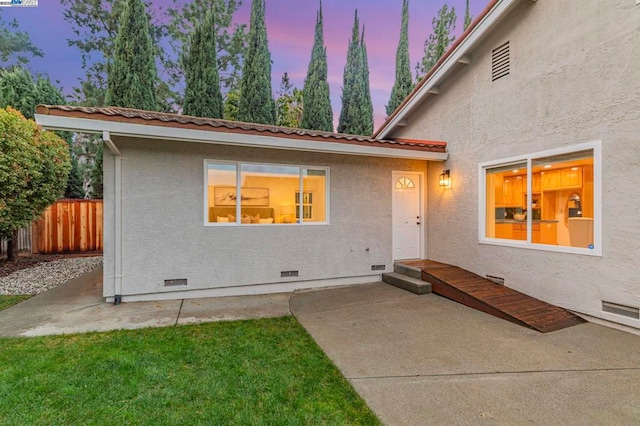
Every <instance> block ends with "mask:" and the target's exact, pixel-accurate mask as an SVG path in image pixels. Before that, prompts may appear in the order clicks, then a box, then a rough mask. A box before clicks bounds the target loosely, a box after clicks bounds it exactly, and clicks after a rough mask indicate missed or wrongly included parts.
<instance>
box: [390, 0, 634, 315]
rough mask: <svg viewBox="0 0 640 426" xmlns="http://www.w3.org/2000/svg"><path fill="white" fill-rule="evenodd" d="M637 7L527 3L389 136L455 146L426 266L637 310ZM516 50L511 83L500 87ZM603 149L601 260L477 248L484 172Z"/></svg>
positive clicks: (567, 301)
mask: <svg viewBox="0 0 640 426" xmlns="http://www.w3.org/2000/svg"><path fill="white" fill-rule="evenodd" d="M639 23H640V6H638V5H636V1H635V0H608V1H602V0H581V1H549V0H544V1H538V2H530V1H523V2H521V3H520V5H519V6H517V7H516V9H514V11H513V12H511V14H510V15H509V16H508V18H507V19H506V20H505V21H503V22H502V23H501V24H500V25H499V26H498V27H497V28H496V29H495V30H494V31H493V32H491V33H490V34H489V35H488V36H487V38H486V39H485V40H484V41H483V42H482V43H481V44H480V45H478V46H477V47H476V48H474V50H473V51H472V52H471V53H470V55H469V56H470V57H471V60H472V63H471V64H470V65H459V66H458V68H457V69H456V71H455V72H454V74H453V75H451V76H450V77H449V78H448V79H447V80H446V81H445V83H443V84H441V85H440V91H441V94H440V95H438V96H431V97H429V98H428V99H427V101H426V102H424V103H423V104H422V106H421V107H420V108H419V109H418V110H416V111H415V112H414V113H413V114H412V115H411V116H410V117H408V118H407V122H408V126H407V127H405V128H398V129H397V130H396V131H395V132H394V133H393V134H392V136H395V137H408V138H426V139H435V140H445V141H447V142H448V143H449V145H448V151H449V153H450V159H449V160H448V161H447V162H446V166H445V168H448V169H451V175H452V187H451V188H450V189H444V190H443V189H441V188H439V187H438V184H437V175H438V173H440V170H439V169H438V168H436V167H430V168H429V174H428V182H430V185H429V187H428V190H427V194H428V205H429V210H428V228H427V243H428V246H429V248H430V250H429V255H430V256H429V257H430V258H432V259H434V260H439V261H444V262H448V263H452V264H455V265H459V266H461V267H463V268H466V269H469V270H471V271H473V272H476V273H478V274H481V275H484V274H490V275H494V276H499V277H504V278H505V284H506V285H507V286H509V287H512V288H515V289H517V290H520V291H522V292H524V293H527V294H530V295H532V296H535V297H538V298H540V299H543V300H545V301H548V302H551V303H554V304H557V305H560V306H563V307H566V308H569V309H573V310H576V311H578V312H582V313H585V314H589V315H592V316H595V317H600V318H603V319H606V320H610V321H614V322H619V323H622V324H626V325H630V326H633V327H640V321H638V320H634V319H628V318H625V317H622V316H617V315H613V314H608V313H605V312H602V301H603V300H606V301H610V302H614V303H619V304H623V305H629V306H634V307H638V306H640V278H638V277H639V275H640V274H639V272H640V226H639V225H638V224H639V223H640V207H639V205H638V202H639V197H638V195H637V192H638V188H640V140H639V138H640V24H639ZM506 41H509V42H510V49H511V72H510V75H509V76H508V77H506V78H502V79H499V80H497V81H495V82H492V81H491V51H492V49H494V48H496V47H498V46H500V45H501V44H503V43H504V42H506ZM594 140H601V141H602V147H603V163H602V166H603V169H602V173H603V179H602V189H603V200H602V201H603V206H602V213H603V222H602V226H603V240H604V244H603V255H602V257H595V256H587V255H575V254H565V253H555V252H548V251H540V250H527V249H520V248H511V247H499V246H493V245H483V244H479V243H478V227H479V224H478V215H479V212H478V196H479V195H478V179H479V176H478V165H479V163H482V162H486V161H493V160H499V159H502V158H508V157H511V156H516V155H523V154H528V153H533V152H537V151H543V150H548V149H554V148H558V147H564V146H569V145H574V144H577V143H581V142H587V141H594Z"/></svg>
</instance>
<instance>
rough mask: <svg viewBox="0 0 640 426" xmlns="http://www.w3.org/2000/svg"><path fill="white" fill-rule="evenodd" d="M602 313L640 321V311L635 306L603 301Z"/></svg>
mask: <svg viewBox="0 0 640 426" xmlns="http://www.w3.org/2000/svg"><path fill="white" fill-rule="evenodd" d="M602 311H603V312H609V313H610V314H616V315H621V316H623V317H627V318H633V319H640V309H639V308H634V307H633V306H625V305H619V304H617V303H612V302H605V301H604V300H603V301H602Z"/></svg>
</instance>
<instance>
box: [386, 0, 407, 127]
mask: <svg viewBox="0 0 640 426" xmlns="http://www.w3.org/2000/svg"><path fill="white" fill-rule="evenodd" d="M412 89H413V77H412V76H411V62H410V60H409V0H403V1H402V18H401V24H400V41H399V42H398V49H397V50H396V80H395V83H394V84H393V89H392V90H391V97H390V98H389V104H387V106H386V111H387V115H391V113H393V111H395V110H396V108H398V106H400V104H401V103H402V101H403V100H404V99H405V98H406V97H407V96H409V93H411V90H412Z"/></svg>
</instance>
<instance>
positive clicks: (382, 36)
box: [0, 0, 488, 127]
mask: <svg viewBox="0 0 640 426" xmlns="http://www.w3.org/2000/svg"><path fill="white" fill-rule="evenodd" d="M487 2H488V0H471V1H470V8H471V13H472V15H473V16H474V17H475V16H477V15H478V14H479V13H480V12H481V11H482V10H483V9H484V7H485V6H486V4H487ZM171 3H172V1H171V0H160V1H154V7H164V6H166V5H170V4H171ZM447 3H448V4H449V5H450V6H453V7H455V9H456V12H457V15H458V24H457V25H456V30H455V34H456V35H459V34H461V33H462V20H463V18H464V11H465V4H466V1H465V0H449V1H447ZM442 4H444V0H410V2H409V49H410V54H411V68H412V71H414V67H415V64H416V63H417V62H418V61H419V60H420V59H421V58H422V53H423V44H424V41H425V39H426V38H427V36H428V34H429V33H430V32H431V28H432V26H431V20H432V19H433V17H434V16H435V14H436V12H437V10H438V9H439V8H440V7H441V6H442ZM250 8H251V2H250V1H248V0H245V3H244V4H243V6H242V7H241V9H240V10H239V11H238V12H237V14H236V18H235V20H236V21H237V22H242V23H247V24H248V23H249V15H250ZM317 8H318V2H317V1H308V0H267V2H266V24H267V35H268V39H269V49H270V51H271V58H272V61H273V67H272V81H273V92H274V96H275V94H276V92H277V90H278V88H279V86H280V79H281V78H282V74H283V73H284V72H288V73H289V76H290V78H291V81H292V83H293V84H294V85H295V86H296V87H298V88H300V89H301V88H302V86H303V84H304V78H305V76H306V72H307V66H308V65H309V59H310V57H311V47H312V45H313V36H314V25H315V19H316V11H317ZM401 8H402V0H351V1H344V0H324V1H323V11H324V41H325V45H326V47H327V56H328V64H329V85H330V88H331V99H332V105H333V113H334V117H335V119H334V123H337V117H338V116H339V114H340V95H341V93H342V73H343V70H344V64H345V60H346V52H347V44H348V41H349V38H350V36H351V28H352V25H353V14H354V11H355V10H356V9H357V10H358V15H359V17H360V23H361V24H364V25H365V28H366V29H365V41H366V44H367V50H368V55H369V70H370V78H371V96H372V99H373V105H374V115H375V126H376V127H378V126H379V125H380V124H382V122H383V121H384V118H385V116H386V114H385V105H386V103H387V102H388V100H389V95H390V93H391V88H392V87H393V82H394V79H395V51H396V48H397V45H398V38H399V34H400V13H401ZM0 13H2V16H3V19H4V20H6V21H8V20H11V19H13V18H16V19H17V20H18V22H19V24H20V29H21V30H23V31H27V32H29V34H30V36H31V39H32V41H33V42H34V43H35V44H36V46H38V47H39V48H40V49H42V50H43V51H44V53H45V56H44V58H35V59H33V60H32V61H31V65H30V68H31V70H32V71H33V72H36V73H46V74H48V75H49V76H50V77H51V79H52V80H53V81H59V82H60V85H61V86H62V87H63V90H64V92H65V93H67V94H68V93H70V92H71V90H72V88H73V87H74V86H78V81H79V79H80V78H81V77H82V75H83V71H82V69H81V60H80V54H79V52H78V50H77V49H75V48H73V47H69V46H68V45H67V39H68V38H70V37H72V36H73V33H72V31H71V27H70V25H69V24H68V23H67V22H65V21H64V20H63V6H61V5H60V3H59V1H57V0H40V1H39V6H38V7H35V8H2V11H1V12H0Z"/></svg>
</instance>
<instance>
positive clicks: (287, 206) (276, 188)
mask: <svg viewBox="0 0 640 426" xmlns="http://www.w3.org/2000/svg"><path fill="white" fill-rule="evenodd" d="M205 188H206V190H205V224H207V225H221V226H229V225H284V224H293V225H301V224H327V223H328V194H329V169H328V168H326V167H307V166H291V165H277V164H256V163H244V162H228V161H215V160H206V161H205ZM300 194H303V196H302V203H301V202H300V201H301V200H300V198H301V197H300ZM238 200H240V202H239V203H238ZM300 218H302V219H300Z"/></svg>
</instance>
